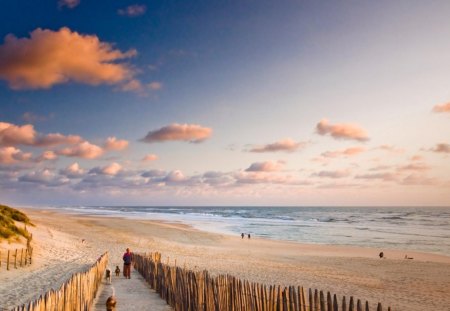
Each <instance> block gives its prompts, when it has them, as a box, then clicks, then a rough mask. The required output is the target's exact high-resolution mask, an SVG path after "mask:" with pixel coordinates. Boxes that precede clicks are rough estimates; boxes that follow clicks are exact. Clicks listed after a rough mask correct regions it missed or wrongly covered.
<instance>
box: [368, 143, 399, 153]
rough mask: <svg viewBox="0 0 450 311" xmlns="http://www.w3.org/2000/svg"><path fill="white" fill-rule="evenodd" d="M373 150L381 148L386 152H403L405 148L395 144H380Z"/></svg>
mask: <svg viewBox="0 0 450 311" xmlns="http://www.w3.org/2000/svg"><path fill="white" fill-rule="evenodd" d="M374 149H375V150H377V149H378V150H383V151H387V152H391V153H403V152H405V150H403V149H401V148H397V147H395V146H391V145H381V146H379V147H376V148H374Z"/></svg>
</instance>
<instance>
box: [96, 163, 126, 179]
mask: <svg viewBox="0 0 450 311" xmlns="http://www.w3.org/2000/svg"><path fill="white" fill-rule="evenodd" d="M121 171H122V165H120V164H119V163H116V162H114V163H111V164H108V165H106V166H103V167H94V168H93V169H91V170H90V171H89V173H90V174H101V175H109V176H115V175H117V174H118V173H119V172H121Z"/></svg>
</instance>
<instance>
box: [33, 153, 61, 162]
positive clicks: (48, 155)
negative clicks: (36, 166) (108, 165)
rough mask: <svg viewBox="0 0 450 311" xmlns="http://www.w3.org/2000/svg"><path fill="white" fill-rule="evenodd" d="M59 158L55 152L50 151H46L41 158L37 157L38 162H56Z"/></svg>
mask: <svg viewBox="0 0 450 311" xmlns="http://www.w3.org/2000/svg"><path fill="white" fill-rule="evenodd" d="M57 158H58V156H57V155H56V153H55V152H54V151H51V150H48V151H44V152H43V153H42V154H41V155H40V156H39V157H37V159H36V161H37V162H43V161H52V160H56V159H57Z"/></svg>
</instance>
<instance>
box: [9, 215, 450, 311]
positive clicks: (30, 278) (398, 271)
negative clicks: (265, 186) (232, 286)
mask: <svg viewBox="0 0 450 311" xmlns="http://www.w3.org/2000/svg"><path fill="white" fill-rule="evenodd" d="M19 209H21V210H24V211H25V212H26V213H27V214H28V215H29V216H30V218H31V219H32V221H33V222H34V223H35V224H36V225H37V227H35V228H32V230H33V231H35V234H33V236H34V237H35V238H34V243H35V245H36V261H35V264H34V265H33V266H31V267H30V268H25V269H24V270H20V271H19V269H18V270H16V271H12V272H13V274H7V273H1V274H0V281H1V282H0V284H2V285H0V293H2V292H4V291H5V290H7V288H5V287H6V285H3V284H6V283H8V282H4V280H6V281H8V280H9V281H11V282H12V283H11V284H12V286H15V284H17V286H19V284H23V282H24V281H27V282H28V283H29V284H30V286H29V287H27V286H25V287H24V288H20V289H16V291H19V292H20V293H16V294H15V295H16V296H14V293H10V294H9V296H8V294H6V296H8V297H9V298H8V297H7V298H6V300H7V301H9V302H11V300H13V299H14V297H30V296H31V295H30V293H29V292H30V291H33V290H35V289H36V288H43V289H45V288H48V287H49V286H51V284H50V283H52V282H56V283H57V282H58V280H60V279H63V278H64V277H65V276H67V275H69V274H70V273H71V272H72V271H74V270H76V269H80V267H82V266H83V265H85V264H88V263H89V262H91V261H92V260H95V259H96V258H97V256H99V255H100V254H101V253H103V252H104V251H109V252H110V258H111V262H110V265H111V266H112V267H114V266H116V265H119V266H121V264H122V263H121V255H122V253H123V252H124V250H125V248H126V247H130V248H131V250H132V251H134V252H152V251H158V252H160V253H161V254H162V259H163V262H169V263H170V264H175V260H176V262H177V265H178V266H185V267H186V268H188V269H192V270H203V269H206V270H208V271H210V272H211V273H213V274H231V275H234V276H236V277H238V278H241V279H246V280H249V281H253V282H259V283H264V284H268V285H270V284H277V285H282V286H289V285H302V286H305V287H307V288H308V287H309V288H317V289H320V290H324V291H330V292H332V293H336V294H337V295H338V296H339V295H341V296H342V295H345V296H354V297H356V298H358V299H361V300H367V301H369V302H370V303H371V305H370V307H371V308H374V307H375V304H376V303H377V302H378V301H380V302H382V303H383V306H385V305H386V306H387V305H390V306H391V307H392V309H393V310H417V311H418V310H423V306H424V305H428V306H430V303H431V306H432V308H433V309H435V310H443V309H445V306H447V305H448V304H450V298H449V297H447V296H448V295H446V293H448V292H450V257H447V256H444V255H435V254H429V253H421V252H412V251H406V253H405V251H401V250H387V249H385V250H383V251H384V253H385V255H386V257H387V259H379V258H378V254H379V251H380V250H378V249H373V248H360V247H347V246H336V245H318V244H301V243H297V242H290V241H276V240H268V239H263V238H256V237H252V238H251V239H250V240H248V239H247V238H245V239H241V237H240V236H230V235H224V234H215V233H210V232H204V231H200V230H197V229H195V228H192V227H190V226H189V225H186V224H179V223H170V222H162V221H159V220H158V221H149V220H131V219H128V218H123V219H120V218H117V217H99V216H87V215H79V214H77V215H73V214H70V215H69V214H68V213H64V212H60V211H54V210H52V211H49V210H40V209H35V208H33V209H25V208H19ZM83 239H84V242H82V240H83ZM50 252H53V253H50ZM52 254H53V255H52ZM55 254H56V256H58V258H57V261H58V263H55V257H54V256H55ZM405 254H408V256H410V257H414V260H405V259H404V255H405ZM49 255H52V256H49ZM57 269H63V270H62V272H61V273H59V274H58V271H56V270H57ZM34 272H36V274H33V273H34ZM44 272H45V276H46V277H47V278H48V279H45V278H42V277H41V276H40V275H39V274H42V273H44ZM8 273H9V272H8ZM30 273H31V275H29V274H30ZM5 278H7V279H5ZM49 279H51V280H52V282H50V280H49ZM31 285H32V286H31ZM417 292H421V293H423V295H420V297H415V296H417ZM430 297H432V299H431V298H430ZM2 298H3V297H0V301H2ZM3 299H4V298H3ZM431 300H432V301H431ZM0 307H2V306H0Z"/></svg>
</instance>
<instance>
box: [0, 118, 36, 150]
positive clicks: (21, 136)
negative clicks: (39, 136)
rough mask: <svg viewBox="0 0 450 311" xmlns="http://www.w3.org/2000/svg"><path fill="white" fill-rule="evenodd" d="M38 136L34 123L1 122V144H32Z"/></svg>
mask: <svg viewBox="0 0 450 311" xmlns="http://www.w3.org/2000/svg"><path fill="white" fill-rule="evenodd" d="M35 136H36V131H35V130H34V127H33V125H31V124H26V125H22V126H17V125H14V124H11V123H6V122H0V145H3V146H15V145H32V144H33V143H34V139H35Z"/></svg>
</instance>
